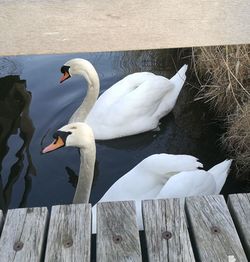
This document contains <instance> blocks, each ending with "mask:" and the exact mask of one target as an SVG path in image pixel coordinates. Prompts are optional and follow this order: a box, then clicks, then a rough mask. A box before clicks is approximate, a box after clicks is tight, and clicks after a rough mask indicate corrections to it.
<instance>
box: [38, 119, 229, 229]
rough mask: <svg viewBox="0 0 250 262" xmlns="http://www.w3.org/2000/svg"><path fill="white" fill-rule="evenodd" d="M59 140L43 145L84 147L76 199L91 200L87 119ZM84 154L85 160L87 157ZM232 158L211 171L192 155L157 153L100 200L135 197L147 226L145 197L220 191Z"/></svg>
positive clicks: (91, 167) (66, 130)
mask: <svg viewBox="0 0 250 262" xmlns="http://www.w3.org/2000/svg"><path fill="white" fill-rule="evenodd" d="M54 138H55V141H54V142H53V143H52V144H50V145H49V146H47V147H46V148H45V149H43V153H47V152H50V151H53V150H55V149H58V148H60V147H63V146H75V147H79V148H80V153H81V154H80V155H81V164H80V171H79V178H78V184H77V188H76V192H75V196H74V200H73V203H87V202H88V201H89V195H90V190H91V186H92V180H93V174H94V163H95V142H94V136H93V133H92V130H91V128H90V127H89V126H88V125H87V124H86V123H72V124H68V125H66V126H64V127H62V128H61V129H59V130H58V131H57V132H56V133H55V134H54ZM83 154H84V161H83ZM230 165H231V160H225V161H224V162H221V163H220V164H218V165H216V166H214V167H213V168H211V169H209V170H208V171H205V170H200V169H198V168H201V167H203V165H202V164H201V163H200V162H198V160H197V158H195V157H193V156H190V155H170V154H155V155H151V156H149V157H147V158H145V159H144V160H143V161H141V162H140V163H139V164H138V165H137V166H135V167H134V168H133V169H132V170H130V171H129V172H128V173H127V174H125V175H124V176H122V177H121V178H120V179H118V180H117V181H116V182H115V183H114V184H113V185H112V186H111V187H110V189H109V190H108V191H107V192H106V193H105V194H104V196H103V197H102V198H101V199H100V200H99V202H108V201H122V200H135V201H136V209H137V221H138V225H139V228H140V229H142V228H143V224H142V218H141V200H144V199H154V198H173V197H186V196H195V195H210V194H219V193H220V191H221V188H222V186H223V185H224V183H225V180H226V178H227V175H228V172H229V168H230ZM92 214H93V219H92V221H93V229H92V232H95V228H96V224H95V222H96V206H93V209H92Z"/></svg>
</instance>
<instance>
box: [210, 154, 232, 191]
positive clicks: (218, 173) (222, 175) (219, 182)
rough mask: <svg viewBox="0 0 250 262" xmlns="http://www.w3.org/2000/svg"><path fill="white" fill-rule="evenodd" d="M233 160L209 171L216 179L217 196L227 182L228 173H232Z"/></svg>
mask: <svg viewBox="0 0 250 262" xmlns="http://www.w3.org/2000/svg"><path fill="white" fill-rule="evenodd" d="M231 163H232V160H231V159H227V160H225V161H223V162H221V163H219V164H217V165H215V166H214V167H212V168H210V169H209V170H208V172H209V173H211V174H212V175H213V177H214V180H215V183H216V194H219V193H220V191H221V189H222V187H223V185H224V184H225V182H226V179H227V176H228V173H229V171H230V166H231Z"/></svg>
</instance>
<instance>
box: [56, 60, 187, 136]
mask: <svg viewBox="0 0 250 262" xmlns="http://www.w3.org/2000/svg"><path fill="white" fill-rule="evenodd" d="M186 71H187V65H184V66H182V68H181V69H180V70H179V71H178V72H177V73H176V74H175V75H174V76H173V77H172V78H171V79H170V80H169V79H167V78H165V77H163V76H159V75H155V74H153V73H149V72H140V73H134V74H131V75H128V76H126V77H125V78H123V79H122V80H120V81H119V82H117V83H116V84H114V85H113V86H111V87H110V88H109V89H108V90H106V91H105V92H104V93H103V94H102V95H101V96H100V97H99V98H98V99H97V97H98V95H99V90H100V83H99V77H98V74H97V72H96V70H95V68H94V66H93V65H92V64H91V63H90V62H89V61H87V60H84V59H81V58H75V59H72V60H69V61H68V62H66V63H65V64H64V65H63V66H62V68H61V72H62V73H63V76H62V78H61V81H60V82H61V83H62V82H63V81H65V80H66V79H68V78H70V77H71V76H74V75H81V76H83V77H84V78H85V79H86V81H87V84H88V90H87V94H86V97H85V98H84V100H83V102H82V104H81V105H80V106H79V108H78V109H77V110H76V111H75V113H74V114H73V115H72V116H71V118H70V120H69V123H74V122H86V123H87V124H88V125H89V126H90V127H91V128H92V130H93V132H94V136H95V139H99V140H105V139H113V138H119V137H124V136H130V135H135V134H139V133H142V132H145V131H149V130H153V129H155V128H157V127H158V124H159V120H160V119H161V118H162V117H163V116H165V115H166V114H168V113H169V112H170V111H171V110H172V109H173V107H174V105H175V103H176V100H177V97H178V95H179V93H180V91H181V88H182V86H183V84H184V82H185V79H186V75H185V73H186Z"/></svg>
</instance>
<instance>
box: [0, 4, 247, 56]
mask: <svg viewBox="0 0 250 262" xmlns="http://www.w3.org/2000/svg"><path fill="white" fill-rule="evenodd" d="M0 10H1V12H0V25H1V28H2V30H1V35H0V55H20V54H54V53H73V52H96V51H119V50H141V49H160V48H173V47H191V46H208V45H226V44H244V43H245V44H246V43H250V15H249V13H250V1H249V0H241V1H240V4H239V1H238V0H213V1H211V0H203V1H200V0H184V1H176V0H168V1H165V0H148V1H144V0H120V1H115V0H110V1H99V0H85V1H81V0H72V1H70V4H68V3H67V1H65V0H53V1H49V0H44V1H36V0H22V1H18V0H0Z"/></svg>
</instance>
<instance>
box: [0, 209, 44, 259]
mask: <svg viewBox="0 0 250 262" xmlns="http://www.w3.org/2000/svg"><path fill="white" fill-rule="evenodd" d="M47 216H48V210H47V208H45V207H37V208H20V209H12V210H9V211H8V213H7V216H6V219H5V223H4V227H3V231H2V235H1V239H0V254H1V262H9V261H18V262H22V261H23V262H26V261H40V260H41V256H42V251H43V245H44V238H45V231H46V225H47Z"/></svg>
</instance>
